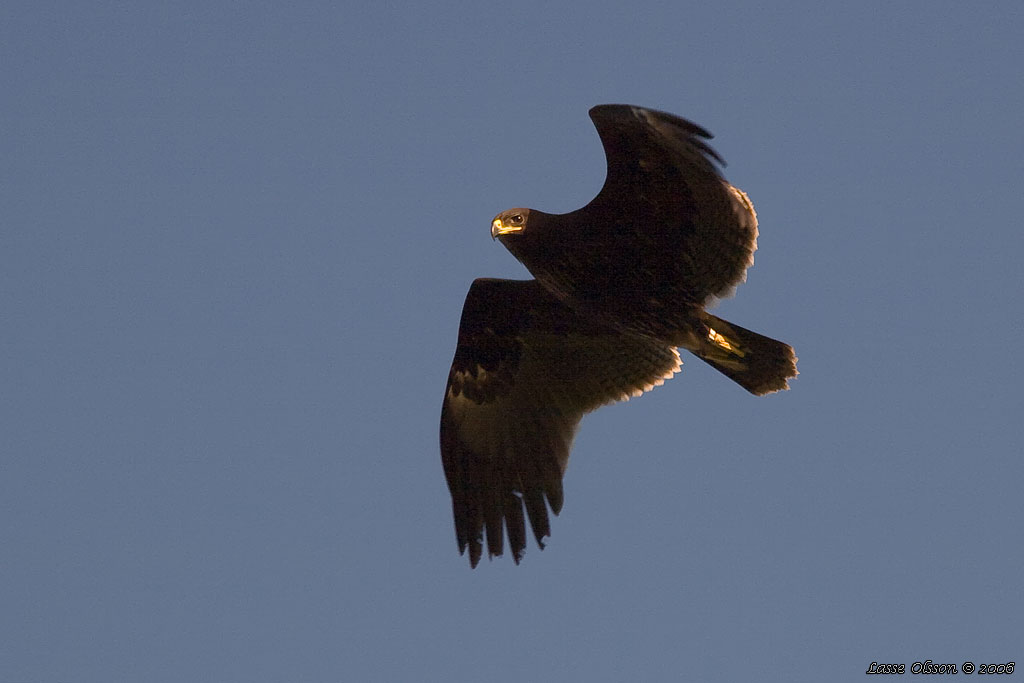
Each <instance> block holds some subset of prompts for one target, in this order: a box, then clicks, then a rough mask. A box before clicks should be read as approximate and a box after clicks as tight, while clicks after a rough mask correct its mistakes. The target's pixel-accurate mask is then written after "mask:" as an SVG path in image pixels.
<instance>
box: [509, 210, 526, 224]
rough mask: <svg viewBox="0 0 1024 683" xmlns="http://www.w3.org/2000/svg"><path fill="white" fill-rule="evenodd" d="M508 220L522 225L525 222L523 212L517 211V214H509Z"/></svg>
mask: <svg viewBox="0 0 1024 683" xmlns="http://www.w3.org/2000/svg"><path fill="white" fill-rule="evenodd" d="M508 222H509V223H511V224H512V225H522V223H523V214H521V213H517V214H513V215H511V216H509V217H508Z"/></svg>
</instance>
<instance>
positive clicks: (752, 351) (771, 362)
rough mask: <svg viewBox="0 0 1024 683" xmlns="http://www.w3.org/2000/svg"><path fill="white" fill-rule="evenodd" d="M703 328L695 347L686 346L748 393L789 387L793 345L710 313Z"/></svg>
mask: <svg viewBox="0 0 1024 683" xmlns="http://www.w3.org/2000/svg"><path fill="white" fill-rule="evenodd" d="M703 322H704V325H705V327H706V329H705V330H704V336H703V337H702V338H700V339H698V342H697V344H696V345H695V347H696V348H692V347H691V345H690V344H686V345H685V346H686V348H687V349H688V350H689V351H692V352H693V354H694V355H696V356H697V357H698V358H700V359H701V360H702V361H704V362H705V363H707V364H708V365H710V366H711V367H713V368H715V369H716V370H718V371H719V372H721V373H723V374H724V375H726V376H727V377H729V379H731V380H733V381H734V382H736V383H737V384H739V385H740V386H741V387H743V388H744V389H746V390H747V391H749V392H750V393H752V394H756V395H758V396H761V395H763V394H770V393H772V392H773V391H780V390H782V389H789V384H788V383H787V381H786V380H788V379H789V378H790V377H796V375H797V371H796V354H794V353H793V347H792V346H790V345H789V344H783V343H782V342H780V341H775V340H774V339H770V338H769V337H765V336H764V335H760V334H758V333H757V332H751V331H750V330H747V329H744V328H742V327H740V326H739V325H733V324H732V323H730V322H726V321H725V320H722V319H721V318H718V317H715V316H713V315H711V314H710V313H705V314H704V315H703Z"/></svg>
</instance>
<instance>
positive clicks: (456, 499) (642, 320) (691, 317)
mask: <svg viewBox="0 0 1024 683" xmlns="http://www.w3.org/2000/svg"><path fill="white" fill-rule="evenodd" d="M590 118H591V119H592V120H593V122H594V125H595V126H596V127H597V132H598V135H599V136H600V138H601V142H602V144H603V145H604V151H605V157H606V159H607V162H608V172H607V177H606V179H605V183H604V186H603V187H602V188H601V191H600V192H599V193H598V194H597V196H596V197H595V198H594V199H593V200H592V201H591V202H590V203H589V204H587V205H586V206H584V207H583V208H581V209H578V210H576V211H573V212H571V213H566V214H559V215H555V214H548V213H544V212H542V211H538V210H536V209H525V208H516V209H509V210H507V211H502V212H501V213H499V214H498V215H497V216H496V217H495V218H494V220H493V221H492V222H491V237H492V238H495V239H497V240H499V241H500V242H501V243H502V244H503V245H504V246H505V247H506V248H507V249H508V250H509V251H510V252H512V254H513V255H514V256H515V257H516V258H517V259H518V260H519V261H520V262H521V263H522V264H523V265H524V266H526V268H527V269H528V270H529V271H530V273H531V274H532V275H533V277H534V278H535V279H533V280H498V279H478V280H475V281H474V282H473V284H472V285H471V286H470V288H469V293H468V294H467V296H466V302H465V304H464V306H463V310H462V320H461V323H460V324H459V335H458V343H457V346H456V348H455V358H454V360H453V361H452V367H451V370H450V371H449V374H448V385H447V387H446V389H445V395H444V403H443V405H442V408H441V460H442V462H443V464H444V472H445V477H446V478H447V481H448V489H449V491H450V492H451V497H452V511H453V513H454V516H455V537H456V540H457V542H458V547H459V552H460V554H461V553H465V551H466V550H467V549H468V550H469V562H470V565H471V566H473V567H476V565H477V563H478V562H479V561H480V557H481V555H482V553H483V546H484V544H485V543H486V546H487V552H488V556H489V557H494V556H498V555H501V554H502V552H503V550H504V545H505V541H504V538H505V535H506V533H507V536H508V542H509V546H510V548H511V551H512V557H513V559H514V560H515V562H516V564H518V563H519V561H520V559H522V556H523V553H524V551H525V549H526V522H527V520H528V521H529V525H530V528H531V529H532V531H533V535H534V537H535V538H536V540H537V544H538V546H539V547H541V548H543V547H544V540H543V539H544V538H545V537H547V536H550V533H551V528H550V522H549V518H548V508H549V507H550V509H551V511H552V512H554V513H555V514H556V515H557V514H558V513H559V512H560V511H561V509H562V500H563V495H562V477H563V475H564V473H565V468H566V465H567V464H568V461H569V451H570V449H571V447H572V441H573V437H574V435H575V433H576V430H577V428H578V426H579V423H580V420H581V419H582V418H583V416H584V415H585V414H586V413H588V412H590V411H593V410H595V409H597V408H599V407H600V406H602V405H605V404H608V403H613V402H615V401H621V400H626V399H628V398H630V397H633V396H639V395H640V394H642V393H644V392H645V391H648V390H650V389H652V388H654V387H655V386H658V385H660V384H662V383H663V382H664V381H665V380H666V379H669V378H670V377H672V375H673V374H675V373H676V372H678V371H679V368H680V365H681V364H682V363H681V361H680V359H679V353H678V352H677V350H676V349H677V347H681V348H684V349H686V350H687V351H689V352H690V353H693V354H694V355H696V356H697V357H698V358H700V359H701V360H703V361H704V362H706V363H708V364H710V365H711V366H712V367H714V368H715V369H716V370H718V371H720V372H722V373H723V374H725V375H726V376H727V377H729V378H730V379H732V380H733V381H734V382H736V383H737V384H739V385H740V386H742V387H743V388H744V389H746V390H747V391H749V392H750V393H752V394H755V395H763V394H768V393H771V392H774V391H779V390H781V389H788V388H789V386H788V383H787V380H788V379H790V378H792V377H795V376H796V374H797V370H796V356H795V355H794V353H793V348H792V347H790V346H789V345H788V344H784V343H782V342H779V341H776V340H774V339H770V338H768V337H765V336H762V335H760V334H757V333H756V332H751V331H750V330H747V329H744V328H742V327H740V326H739V325H735V324H733V323H730V322H726V321H725V320H722V319H721V318H717V317H715V316H713V315H711V314H710V313H708V312H707V311H706V310H705V309H706V308H707V307H709V306H710V305H712V304H713V303H714V302H715V301H716V300H717V299H719V298H722V297H725V296H730V295H731V294H732V293H733V291H734V290H735V288H736V287H737V286H738V285H739V284H740V283H741V282H743V280H744V279H745V278H746V271H747V268H749V267H750V265H751V264H752V263H753V262H754V250H755V249H756V248H757V217H756V214H755V213H754V207H753V204H751V202H750V200H749V199H748V198H747V195H746V194H745V193H743V192H742V191H741V190H739V189H737V188H735V187H733V186H732V185H730V184H729V183H728V182H727V181H726V180H725V179H724V178H723V177H722V175H721V173H720V171H719V164H722V163H723V162H722V160H721V158H720V157H719V156H718V155H717V154H716V153H715V151H714V150H712V149H711V148H710V147H709V146H708V145H707V143H706V142H705V140H706V139H709V138H710V137H711V135H710V134H709V133H708V132H707V131H705V130H704V129H703V128H701V127H700V126H697V125H696V124H693V123H691V122H689V121H686V120H685V119H682V118H679V117H677V116H673V115H671V114H666V113H664V112H659V111H654V110H651V109H644V108H642V107H635V106H630V105H620V104H609V105H600V106H597V107H594V108H593V109H591V110H590Z"/></svg>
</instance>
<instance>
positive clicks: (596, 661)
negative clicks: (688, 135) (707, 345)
mask: <svg viewBox="0 0 1024 683" xmlns="http://www.w3.org/2000/svg"><path fill="white" fill-rule="evenodd" d="M356 5H357V3H354V2H342V3H333V2H332V3H303V4H300V5H299V6H292V5H289V4H287V3H227V2H213V3H209V2H206V3H124V2H118V3H86V2H83V3H70V2H63V3H47V2H33V3H26V2H9V3H4V5H3V7H2V9H0V64H2V65H3V66H2V69H0V87H2V92H3V101H2V104H0V114H2V121H0V468H2V470H0V682H4V683H6V682H8V681H10V682H17V681H21V682H39V683H56V682H67V683H85V682H89V681H97V682H99V681H148V682H150V683H154V682H162V681H169V682H170V681H176V682H177V681H203V680H210V681H214V680H216V681H249V682H251V681H286V680H303V681H337V680H351V681H357V680H358V681H403V680H404V681H457V680H488V681H530V680H537V681H548V680H550V681H624V680H700V681H744V680H788V681H823V680H832V681H844V680H863V676H864V672H865V671H866V669H867V668H868V666H869V665H870V663H871V662H872V661H877V662H893V663H901V662H902V663H904V664H905V665H906V666H907V669H908V673H909V669H910V667H911V665H912V664H913V662H915V661H923V660H925V659H931V660H933V661H934V662H941V663H947V662H948V663H956V664H957V665H958V667H960V666H961V665H962V662H964V661H966V660H970V661H973V662H974V663H976V664H982V663H999V662H1005V661H1010V660H1016V661H1018V662H1021V663H1022V666H1024V661H1022V660H1024V650H1022V643H1024V589H1022V581H1021V576H1022V569H1021V568H1022V566H1024V551H1022V548H1021V529H1022V528H1024V503H1022V495H1021V486H1022V481H1024V460H1022V457H1021V454H1022V451H1024V447H1022V446H1024V444H1022V442H1024V438H1022V436H1024V427H1022V421H1024V419H1022V407H1024V400H1022V398H1021V392H1020V387H1021V386H1022V381H1024V372H1022V361H1021V344H1022V342H1021V336H1022V331H1024V329H1022V328H1024V324H1022V310H1024V309H1022V307H1021V303H1020V297H1021V292H1022V291H1024V268H1022V266H1021V262H1020V258H1021V253H1022V248H1024V238H1022V229H1021V220H1020V213H1021V210H1020V204H1021V197H1022V187H1024V162H1022V159H1024V133H1022V125H1021V124H1022V114H1021V112H1022V111H1024V79H1022V77H1021V72H1022V65H1024V48H1022V43H1024V41H1021V36H1022V35H1024V5H1021V3H1019V2H1002V3H1000V2H991V3H952V2H950V3H943V2H909V3H847V4H843V5H842V6H840V5H839V4H831V5H830V4H828V3H819V2H794V3H783V6H782V7H780V8H775V9H770V10H769V9H764V8H761V7H760V6H759V4H758V5H754V4H750V5H738V6H737V5H732V6H728V4H727V3H707V2H702V3H680V2H660V3H652V2H642V1H641V2H633V3H625V2H594V3H586V4H583V3H579V4H576V5H571V6H570V5H557V4H553V3H547V2H545V3H541V2H533V1H529V0H528V1H524V2H516V3H504V4H502V5H495V6H491V5H487V4H484V3H477V4H474V3H454V2H453V3H448V4H447V5H444V6H430V5H429V4H428V3H412V2H399V3H388V2H380V3H365V6H363V7H359V8H356ZM606 102H626V103H631V104H640V105H645V106H649V107H653V108H657V109H663V110H667V111H670V112H673V113H676V114H679V115H681V116H685V117H687V118H690V119H692V120H693V121H695V122H697V123H699V124H701V125H703V126H704V127H706V128H708V129H709V130H711V131H712V132H714V133H715V134H716V138H715V140H714V142H713V145H714V147H715V148H716V149H717V151H718V152H719V153H720V154H721V155H722V156H723V157H724V158H725V159H726V160H727V161H728V163H729V165H728V167H727V168H726V171H725V173H726V176H727V177H728V179H729V180H730V181H731V182H732V183H734V184H735V185H737V186H739V187H741V188H743V189H744V190H745V191H746V192H748V193H749V195H750V197H751V199H752V200H753V202H754V204H755V206H756V208H757V211H758V215H759V218H760V224H761V237H760V240H759V245H760V249H759V251H758V252H757V255H756V262H755V265H754V266H753V268H752V269H751V270H750V271H749V273H748V281H747V283H746V284H745V285H743V286H742V287H740V288H739V290H738V292H737V295H736V297H735V298H733V299H729V300H727V301H724V302H723V303H722V304H721V305H720V306H719V307H718V308H717V309H716V313H718V314H719V315H721V316H722V317H725V318H727V319H729V320H732V321H735V322H736V323H739V324H741V325H743V326H745V327H749V328H751V329H755V330H758V331H760V332H763V333H765V334H768V335H770V336H773V337H776V338H779V339H782V340H785V341H787V342H789V343H791V344H792V345H793V346H794V347H795V348H796V351H797V354H798V355H799V357H800V366H799V367H800V372H801V375H800V377H799V378H798V379H797V380H796V381H795V382H793V388H792V390H791V391H789V392H785V393H783V394H776V395H772V396H768V397H764V398H755V397H753V396H750V395H748V394H747V393H746V392H744V391H743V390H742V389H740V388H739V387H737V386H736V385H734V384H733V383H732V382H730V381H728V380H727V379H725V378H724V377H723V376H721V375H719V374H718V373H716V372H715V371H713V370H712V369H710V368H709V367H707V366H705V365H704V364H703V363H700V362H699V361H697V360H696V359H694V358H692V357H690V356H686V355H685V354H684V361H685V362H686V364H685V366H684V367H683V370H682V372H681V374H680V375H677V376H676V378H675V379H673V380H672V381H670V382H668V383H667V384H666V385H665V386H663V387H661V388H659V389H657V390H656V391H654V392H653V393H650V394H648V395H645V396H643V397H642V398H639V399H635V400H632V401H630V402H628V403H625V404H619V405H616V406H613V407H610V408H605V409H602V410H601V411H599V412H597V413H595V414H593V415H590V416H588V417H587V418H586V419H584V421H583V425H582V429H581V431H580V434H579V436H578V438H577V440H576V445H575V448H574V451H573V455H572V458H571V460H570V463H569V470H568V473H567V476H566V481H565V508H564V510H563V512H562V514H561V515H560V516H559V517H558V518H557V519H555V520H554V521H553V535H552V537H551V539H550V541H549V543H548V547H547V549H546V550H544V551H543V552H541V551H539V550H538V549H537V548H536V546H535V545H533V544H532V540H531V545H530V546H529V548H528V550H527V554H526V556H525V558H524V560H523V563H522V564H521V565H520V566H518V567H516V566H515V565H513V563H512V561H511V559H510V558H509V557H508V555H507V554H506V556H505V557H504V558H501V559H497V560H494V561H491V562H488V561H487V560H486V559H485V560H484V561H483V562H482V563H481V566H480V567H479V568H478V569H476V570H475V571H471V570H470V569H469V565H468V561H467V560H466V558H465V557H459V555H458V554H457V551H456V543H455V537H454V532H453V528H452V520H451V509H450V501H449V497H448V491H447V488H446V486H445V482H444V476H443V473H442V469H441V463H440V458H439V453H438V444H437V427H438V417H439V412H440V407H441V397H442V393H443V390H444V383H445V379H446V376H447V372H448V367H449V364H450V362H451V357H452V354H453V351H454V345H455V338H456V332H457V328H458V321H459V315H460V312H461V308H462V302H463V298H464V296H465V294H466V291H467V289H468V287H469V284H470V282H471V281H472V280H473V279H474V278H476V277H483V276H491V277H512V278H517V277H526V276H527V274H526V271H525V269H524V268H523V267H522V266H521V265H520V264H519V263H517V262H516V261H515V259H514V258H513V257H512V256H511V255H510V254H508V253H507V252H506V251H505V250H504V249H503V248H502V246H501V245H500V244H498V243H495V242H492V241H491V239H490V236H489V228H490V219H491V217H492V216H493V215H494V214H495V213H497V212H498V211H500V210H502V209H506V208H510V207H512V206H532V207H536V208H538V209H542V210H545V211H548V212H564V211H569V210H572V209H575V208H578V207H579V206H582V205H583V204H585V203H587V202H588V201H589V200H590V199H591V198H592V197H593V195H594V194H595V193H596V192H597V190H598V188H599V187H600V185H601V182H602V180H603V177H604V158H603V153H602V150H601V146H600V143H599V141H598V138H597V135H596V132H595V131H594V129H593V127H592V125H591V123H590V121H589V119H588V118H587V109H588V108H589V107H590V106H592V105H594V104H598V103H606ZM1020 673H1021V672H1018V675H1020Z"/></svg>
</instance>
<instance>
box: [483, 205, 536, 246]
mask: <svg viewBox="0 0 1024 683" xmlns="http://www.w3.org/2000/svg"><path fill="white" fill-rule="evenodd" d="M528 220H530V210H529V209H509V210H508V211H502V212H501V213H499V214H498V215H497V216H495V217H494V220H493V221H491V239H496V238H498V237H501V236H503V235H512V234H514V233H517V232H522V231H523V230H525V229H526V222H527V221H528Z"/></svg>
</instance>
